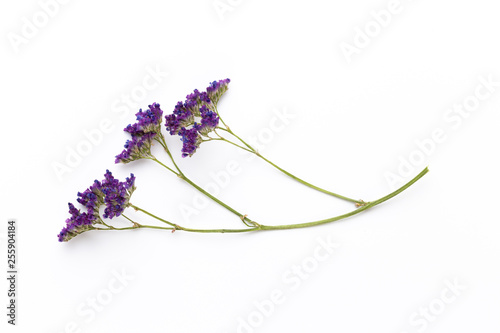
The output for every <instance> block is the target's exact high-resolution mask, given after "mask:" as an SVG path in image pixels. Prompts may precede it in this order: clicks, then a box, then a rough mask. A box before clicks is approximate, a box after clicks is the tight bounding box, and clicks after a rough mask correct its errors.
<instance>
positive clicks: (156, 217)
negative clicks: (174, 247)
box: [129, 204, 177, 228]
mask: <svg viewBox="0 0 500 333" xmlns="http://www.w3.org/2000/svg"><path fill="white" fill-rule="evenodd" d="M129 205H130V207H132V208H133V209H135V210H138V211H140V212H143V213H144V214H146V215H149V216H151V217H153V218H155V219H157V220H158V221H161V222H163V223H166V224H168V225H170V226H172V227H174V228H177V225H176V224H173V223H172V222H169V221H167V220H164V219H162V218H161V217H158V216H156V215H153V214H151V213H150V212H148V211H147V210H144V209H142V208H139V207H137V206H134V205H132V204H129Z"/></svg>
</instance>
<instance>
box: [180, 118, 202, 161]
mask: <svg viewBox="0 0 500 333" xmlns="http://www.w3.org/2000/svg"><path fill="white" fill-rule="evenodd" d="M197 127H198V124H196V123H195V124H194V127H192V128H191V129H186V128H185V127H183V128H181V130H180V131H179V135H180V136H181V140H182V157H187V156H191V155H193V154H194V153H195V152H196V149H198V148H199V147H200V144H201V136H200V134H199V133H198V128H197Z"/></svg>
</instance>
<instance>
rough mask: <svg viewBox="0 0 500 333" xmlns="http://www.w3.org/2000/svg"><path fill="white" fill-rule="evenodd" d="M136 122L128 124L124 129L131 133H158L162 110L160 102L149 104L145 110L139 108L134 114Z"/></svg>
mask: <svg viewBox="0 0 500 333" xmlns="http://www.w3.org/2000/svg"><path fill="white" fill-rule="evenodd" d="M135 116H136V119H137V122H136V123H135V124H133V125H128V126H127V127H126V128H125V129H124V131H125V132H129V133H130V134H132V135H143V134H144V133H149V132H155V133H160V130H161V121H162V116H163V111H162V110H161V109H160V104H158V103H153V104H151V105H149V109H147V110H146V111H142V109H140V110H139V112H137V113H136V114H135Z"/></svg>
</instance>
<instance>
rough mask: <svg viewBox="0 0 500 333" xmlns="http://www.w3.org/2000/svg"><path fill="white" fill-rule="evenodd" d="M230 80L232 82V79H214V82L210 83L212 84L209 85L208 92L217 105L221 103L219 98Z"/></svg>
mask: <svg viewBox="0 0 500 333" xmlns="http://www.w3.org/2000/svg"><path fill="white" fill-rule="evenodd" d="M229 82H231V80H229V79H225V80H219V81H213V82H212V83H210V85H209V86H208V87H207V94H208V97H209V98H210V100H211V101H212V103H214V104H215V105H217V103H219V99H220V98H221V97H222V95H223V94H224V93H225V92H226V91H227V89H228V88H227V86H228V84H229Z"/></svg>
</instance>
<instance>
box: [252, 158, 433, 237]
mask: <svg viewBox="0 0 500 333" xmlns="http://www.w3.org/2000/svg"><path fill="white" fill-rule="evenodd" d="M427 172H429V169H428V168H427V167H426V168H425V169H424V170H422V171H421V172H420V173H419V174H418V175H417V176H415V178H413V179H412V180H410V181H409V182H408V183H406V184H405V185H403V186H402V187H400V188H399V189H397V190H396V191H394V192H392V193H389V194H388V195H386V196H384V197H382V198H380V199H378V200H375V201H372V202H367V203H364V206H362V207H361V208H358V209H356V210H354V211H352V212H349V213H347V214H343V215H339V216H335V217H332V218H328V219H324V220H319V221H313V222H307V223H298V224H287V225H278V226H264V225H261V229H262V230H281V229H297V228H307V227H313V226H316V225H321V224H325V223H330V222H334V221H338V220H342V219H345V218H347V217H350V216H353V215H356V214H359V213H361V212H363V211H365V210H367V209H370V208H372V207H375V206H377V205H379V204H381V203H382V202H385V201H387V200H389V199H391V198H393V197H395V196H396V195H398V194H399V193H401V192H403V191H404V190H406V189H407V188H408V187H410V186H411V185H413V184H414V183H415V182H417V181H418V180H419V179H420V178H422V177H423V176H424V175H425V174H426V173H427Z"/></svg>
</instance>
